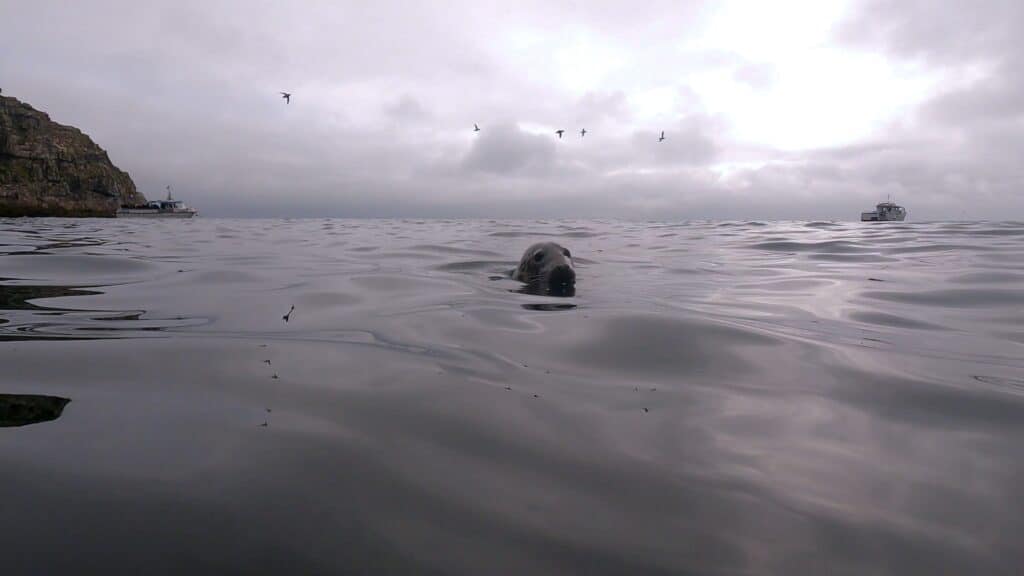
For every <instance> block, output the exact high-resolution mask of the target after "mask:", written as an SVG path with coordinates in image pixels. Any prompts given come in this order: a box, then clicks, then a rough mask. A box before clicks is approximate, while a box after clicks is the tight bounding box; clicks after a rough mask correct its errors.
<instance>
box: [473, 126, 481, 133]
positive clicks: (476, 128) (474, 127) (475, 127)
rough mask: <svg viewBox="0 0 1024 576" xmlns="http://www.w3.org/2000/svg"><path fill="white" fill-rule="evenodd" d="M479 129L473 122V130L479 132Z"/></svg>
mask: <svg viewBox="0 0 1024 576" xmlns="http://www.w3.org/2000/svg"><path fill="white" fill-rule="evenodd" d="M479 131H480V127H479V126H477V125H476V124H473V132H479Z"/></svg>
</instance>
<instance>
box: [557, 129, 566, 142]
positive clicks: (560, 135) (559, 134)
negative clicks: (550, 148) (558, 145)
mask: <svg viewBox="0 0 1024 576" xmlns="http://www.w3.org/2000/svg"><path fill="white" fill-rule="evenodd" d="M564 132H565V130H555V134H558V139H559V140H561V139H562V133H564Z"/></svg>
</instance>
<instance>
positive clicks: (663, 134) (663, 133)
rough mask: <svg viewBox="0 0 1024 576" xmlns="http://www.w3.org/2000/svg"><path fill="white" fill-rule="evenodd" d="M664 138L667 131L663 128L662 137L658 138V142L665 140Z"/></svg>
mask: <svg viewBox="0 0 1024 576" xmlns="http://www.w3.org/2000/svg"><path fill="white" fill-rule="evenodd" d="M664 139H665V131H664V130H662V131H661V138H658V142H661V141H662V140H664Z"/></svg>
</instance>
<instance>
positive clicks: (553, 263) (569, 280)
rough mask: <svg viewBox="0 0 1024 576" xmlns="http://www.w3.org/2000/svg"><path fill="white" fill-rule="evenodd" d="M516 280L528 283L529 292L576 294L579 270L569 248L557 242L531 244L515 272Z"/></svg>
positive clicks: (562, 294)
mask: <svg viewBox="0 0 1024 576" xmlns="http://www.w3.org/2000/svg"><path fill="white" fill-rule="evenodd" d="M512 279H513V280H519V281H520V282H525V283H526V285H527V290H526V291H527V292H529V293H531V294H546V295H552V296H573V295H574V294H575V293H576V271H575V270H574V269H573V265H572V254H571V253H570V252H569V250H568V249H567V248H565V247H563V246H561V245H559V244H556V243H554V242H539V243H537V244H534V245H533V246H530V247H529V248H527V249H526V252H524V253H523V257H522V258H521V259H520V260H519V266H517V267H516V269H515V270H513V271H512Z"/></svg>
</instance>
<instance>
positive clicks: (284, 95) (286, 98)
mask: <svg viewBox="0 0 1024 576" xmlns="http://www.w3.org/2000/svg"><path fill="white" fill-rule="evenodd" d="M281 98H284V103H285V104H291V103H292V93H291V92H281Z"/></svg>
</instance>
